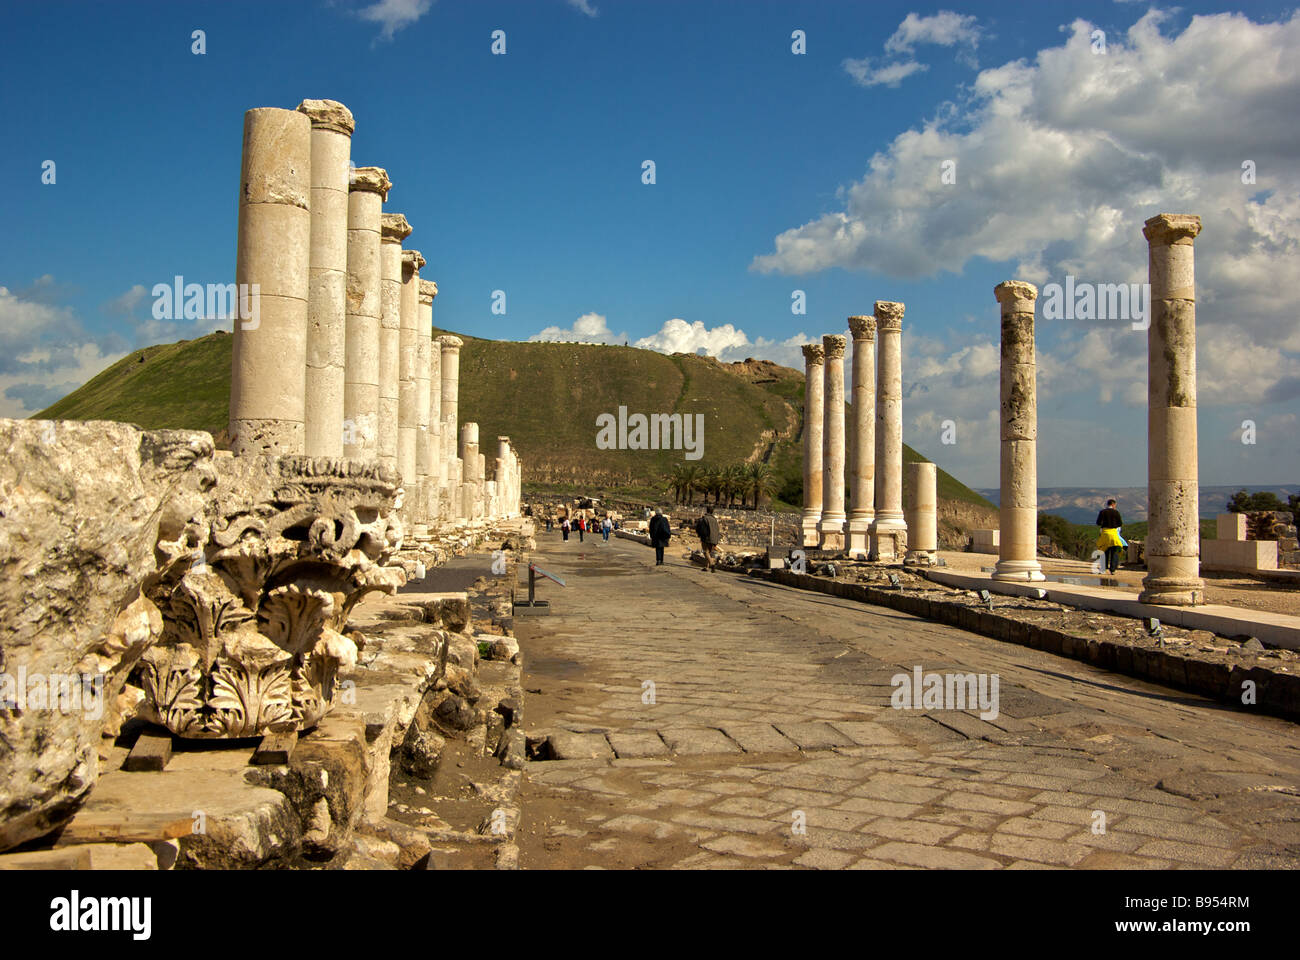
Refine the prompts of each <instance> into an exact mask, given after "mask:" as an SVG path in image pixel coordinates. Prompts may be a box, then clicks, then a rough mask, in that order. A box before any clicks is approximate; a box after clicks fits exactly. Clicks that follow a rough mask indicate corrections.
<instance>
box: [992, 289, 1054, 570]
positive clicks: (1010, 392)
mask: <svg viewBox="0 0 1300 960" xmlns="http://www.w3.org/2000/svg"><path fill="white" fill-rule="evenodd" d="M993 295H994V296H995V297H997V299H998V303H1000V304H1001V305H1002V483H1001V494H1000V496H999V499H998V514H999V517H1000V520H999V529H1000V533H999V535H998V562H997V567H996V568H995V570H994V573H993V579H994V580H1042V579H1044V577H1043V570H1042V567H1041V566H1039V563H1038V387H1037V383H1036V379H1035V378H1036V375H1037V364H1036V361H1035V359H1034V300H1035V299H1037V297H1038V288H1037V287H1035V286H1034V285H1033V284H1032V283H1022V282H1020V281H1018V280H1010V281H1007V282H1006V283H999V284H998V285H997V286H996V287H995V288H994V289H993Z"/></svg>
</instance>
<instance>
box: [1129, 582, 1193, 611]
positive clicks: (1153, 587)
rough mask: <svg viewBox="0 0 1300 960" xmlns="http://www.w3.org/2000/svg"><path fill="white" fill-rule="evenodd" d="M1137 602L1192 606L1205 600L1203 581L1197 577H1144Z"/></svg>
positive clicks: (1168, 605) (1167, 605) (1169, 605)
mask: <svg viewBox="0 0 1300 960" xmlns="http://www.w3.org/2000/svg"><path fill="white" fill-rule="evenodd" d="M1138 602H1139V603H1154V604H1160V605H1163V606H1166V607H1194V606H1197V605H1198V604H1202V603H1204V602H1205V581H1204V580H1201V579H1199V578H1196V579H1192V578H1183V577H1144V578H1143V580H1142V592H1141V593H1139V594H1138Z"/></svg>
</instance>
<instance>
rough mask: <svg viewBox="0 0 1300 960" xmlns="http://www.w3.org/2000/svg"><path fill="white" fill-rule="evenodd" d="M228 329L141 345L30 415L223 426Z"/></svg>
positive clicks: (153, 425)
mask: <svg viewBox="0 0 1300 960" xmlns="http://www.w3.org/2000/svg"><path fill="white" fill-rule="evenodd" d="M231 343H232V338H231V336H230V335H229V334H224V333H216V334H211V335H210V336H206V337H202V338H200V339H198V340H182V341H180V342H179V343H168V344H162V345H159V346H156V347H145V348H144V349H143V350H137V351H135V352H134V353H132V354H131V355H130V356H127V357H124V358H123V359H121V360H119V361H118V362H117V363H115V364H113V365H112V366H111V367H109V368H108V369H107V370H105V371H103V372H102V373H100V374H99V375H98V376H97V377H95V378H94V379H93V380H91V381H90V382H89V383H85V384H83V385H82V386H81V387H80V388H78V389H77V390H74V391H73V392H72V393H70V394H68V395H67V396H66V397H64V398H63V399H62V400H59V401H58V402H57V403H54V404H52V405H51V406H49V407H47V408H46V409H44V410H42V411H41V412H40V413H38V414H36V415H35V418H36V419H42V420H120V421H124V422H126V423H134V424H137V425H139V426H141V427H144V428H145V429H146V430H160V429H166V428H172V429H191V430H207V431H208V432H210V433H216V432H218V431H219V430H224V429H225V428H226V423H227V419H228V414H227V411H228V409H229V407H228V404H229V399H230V350H231Z"/></svg>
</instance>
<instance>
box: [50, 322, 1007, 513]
mask: <svg viewBox="0 0 1300 960" xmlns="http://www.w3.org/2000/svg"><path fill="white" fill-rule="evenodd" d="M462 339H463V340H464V341H465V346H464V347H463V348H462V350H461V361H460V367H461V380H460V384H461V391H460V411H459V413H460V421H461V422H462V423H466V422H470V421H476V422H477V423H478V424H479V431H480V433H479V436H480V439H481V443H482V447H483V449H484V450H485V451H492V450H493V449H494V448H495V439H496V437H497V436H498V435H508V436H509V437H510V438H511V440H512V441H513V443H514V444H515V447H516V448H517V449H518V450H519V452H520V456H522V457H523V458H524V461H525V470H526V473H527V474H528V475H531V477H532V478H533V482H537V481H538V480H540V479H545V480H547V481H548V482H550V483H553V484H578V485H580V486H581V485H592V484H593V483H599V484H600V485H601V486H606V485H608V484H610V483H611V482H613V483H618V484H622V485H629V486H632V487H636V488H641V489H646V490H649V489H652V488H661V486H662V478H663V477H664V475H665V474H666V473H667V472H668V470H669V469H670V468H671V467H672V465H673V464H674V463H677V462H680V461H681V459H682V453H681V451H649V450H646V451H627V450H598V449H597V448H596V446H595V436H596V417H597V416H598V415H599V414H602V413H611V414H615V415H617V413H618V407H619V406H620V405H623V406H626V407H627V408H628V412H629V414H630V413H647V414H648V413H670V412H675V413H682V414H694V413H702V414H704V424H705V427H704V441H705V442H704V457H703V459H702V460H701V461H699V463H700V464H701V465H702V466H723V465H727V464H731V463H736V462H739V461H742V460H744V459H746V458H747V457H749V456H750V455H751V454H752V452H753V451H754V448H755V445H756V443H757V442H758V438H759V436H760V435H761V434H762V432H763V431H764V430H777V431H779V430H784V429H786V427H787V425H788V421H789V418H790V415H791V409H792V408H793V410H794V412H795V414H796V416H801V415H802V401H803V375H802V374H801V373H800V372H799V371H795V370H788V371H787V370H784V369H782V370H780V371H778V378H777V379H776V380H772V381H767V382H760V383H751V382H750V381H748V380H746V379H744V378H742V377H739V376H736V375H735V374H733V373H731V372H729V371H728V370H727V369H725V368H724V367H722V366H720V365H719V364H717V363H715V362H712V361H709V360H707V359H705V358H702V357H696V356H690V355H682V354H677V355H673V356H666V355H664V354H661V353H655V352H653V351H649V350H637V349H634V348H630V347H621V346H597V345H590V344H573V343H515V342H510V341H496V340H479V339H476V338H473V337H465V336H463V335H462ZM231 344H232V339H231V337H230V335H229V334H224V333H217V334H212V335H210V336H207V337H202V338H200V339H198V340H188V341H181V342H180V343H173V344H163V345H159V346H154V347H146V348H145V349H143V350H137V351H136V352H135V353H132V354H131V355H130V356H128V357H126V358H124V359H123V360H120V361H119V362H117V363H116V364H114V365H113V366H111V367H109V368H108V369H107V370H105V371H104V372H102V373H101V374H99V376H97V377H95V378H94V379H93V380H91V381H90V382H89V383H86V384H84V385H83V386H82V387H80V388H79V389H77V390H75V391H74V392H73V393H71V394H69V395H68V396H66V397H64V398H63V399H62V400H60V401H58V402H57V403H55V404H53V405H52V406H50V407H48V408H47V409H45V410H43V411H41V412H40V413H38V414H36V417H37V418H41V419H71V420H92V419H93V420H121V421H125V422H128V423H135V424H138V425H139V426H141V427H144V428H146V429H161V428H188V429H197V430H207V431H209V432H211V433H217V432H219V431H221V430H224V429H225V427H226V421H227V416H228V407H227V404H228V399H229V395H230V359H231V357H230V351H231ZM801 457H802V453H801V448H800V440H799V438H798V436H797V435H796V436H794V437H792V438H791V439H789V440H784V441H779V442H777V443H776V444H775V445H774V446H773V448H772V450H771V452H770V455H769V458H768V462H769V464H770V465H771V466H772V467H773V469H774V470H775V472H776V473H777V475H778V476H779V477H783V478H789V479H793V480H797V479H798V477H799V476H800V469H801V466H800V464H801ZM903 457H904V459H905V460H907V461H911V460H919V459H924V458H923V457H921V455H920V454H918V453H917V452H916V451H914V450H912V449H911V448H910V447H904V450H903ZM938 486H939V489H938V493H939V496H940V497H941V498H943V499H951V500H961V501H966V502H970V503H974V504H979V505H981V506H987V505H988V502H987V501H986V500H984V498H983V497H981V496H979V494H977V493H975V492H974V491H973V490H970V489H969V488H968V487H966V486H964V485H962V484H961V483H960V482H958V481H957V480H956V479H955V478H953V477H952V476H950V475H949V474H947V473H945V472H944V471H943V470H940V471H939V484H938Z"/></svg>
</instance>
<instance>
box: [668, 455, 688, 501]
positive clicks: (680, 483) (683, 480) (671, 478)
mask: <svg viewBox="0 0 1300 960" xmlns="http://www.w3.org/2000/svg"><path fill="white" fill-rule="evenodd" d="M689 484H690V480H689V479H688V478H687V476H686V465H685V464H681V463H678V464H674V465H673V468H672V470H670V471H669V473H668V487H669V489H670V490H672V492H673V502H674V503H681V502H682V501H683V500H685V499H686V488H687V487H688V486H689Z"/></svg>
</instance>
